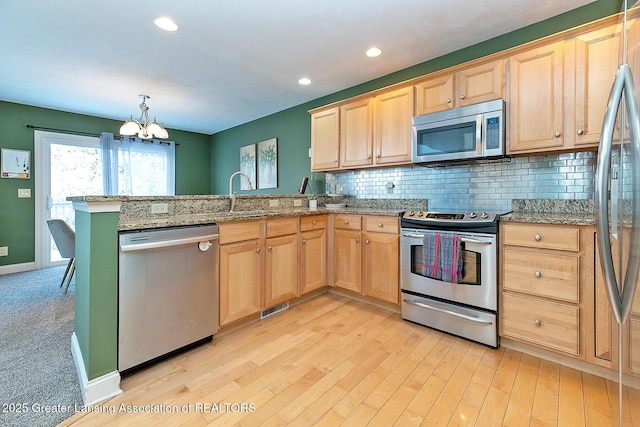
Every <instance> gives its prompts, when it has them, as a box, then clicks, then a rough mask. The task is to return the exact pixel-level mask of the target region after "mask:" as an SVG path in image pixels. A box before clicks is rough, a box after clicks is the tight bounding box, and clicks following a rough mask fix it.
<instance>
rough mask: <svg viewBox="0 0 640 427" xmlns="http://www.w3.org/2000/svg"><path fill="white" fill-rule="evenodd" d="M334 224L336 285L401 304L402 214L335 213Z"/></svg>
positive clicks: (334, 282) (334, 281) (334, 273)
mask: <svg viewBox="0 0 640 427" xmlns="http://www.w3.org/2000/svg"><path fill="white" fill-rule="evenodd" d="M333 224H334V227H333V228H334V230H333V278H334V280H333V285H334V286H336V287H338V288H343V289H347V290H349V291H352V292H356V293H359V294H361V295H366V296H370V297H374V298H377V299H380V300H383V301H387V302H391V303H393V304H398V301H399V292H400V285H399V251H400V237H399V234H398V233H399V223H398V218H395V217H385V216H370V215H365V216H359V215H335V216H334V222H333Z"/></svg>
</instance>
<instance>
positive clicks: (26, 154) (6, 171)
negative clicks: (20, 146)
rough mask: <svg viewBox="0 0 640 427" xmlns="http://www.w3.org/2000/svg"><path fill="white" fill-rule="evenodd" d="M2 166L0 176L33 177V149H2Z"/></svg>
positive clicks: (0, 155) (0, 152)
mask: <svg viewBox="0 0 640 427" xmlns="http://www.w3.org/2000/svg"><path fill="white" fill-rule="evenodd" d="M0 157H2V159H1V162H2V166H1V167H0V177H2V178H22V179H29V178H31V151H28V150H12V149H9V148H2V149H0Z"/></svg>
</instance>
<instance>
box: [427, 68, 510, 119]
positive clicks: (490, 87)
mask: <svg viewBox="0 0 640 427" xmlns="http://www.w3.org/2000/svg"><path fill="white" fill-rule="evenodd" d="M415 90H416V108H415V113H416V116H420V115H423V114H430V113H436V112H438V111H446V110H450V109H453V108H457V107H463V106H466V105H472V104H477V103H479V102H486V101H493V100H495V99H502V98H503V97H504V61H503V60H496V61H492V62H488V63H486V64H481V65H477V66H473V67H469V68H466V69H464V70H461V71H459V72H457V73H452V74H445V75H442V76H438V77H434V78H428V79H426V80H425V81H423V82H419V83H417V84H416V85H415Z"/></svg>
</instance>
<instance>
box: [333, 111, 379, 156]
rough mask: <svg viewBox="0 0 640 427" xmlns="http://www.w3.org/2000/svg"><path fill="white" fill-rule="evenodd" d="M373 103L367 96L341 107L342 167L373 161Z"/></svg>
mask: <svg viewBox="0 0 640 427" xmlns="http://www.w3.org/2000/svg"><path fill="white" fill-rule="evenodd" d="M372 105H373V103H372V102H371V98H366V99H362V100H359V101H355V102H350V103H349V104H345V105H343V106H341V107H340V167H352V166H367V165H370V164H372V163H373V156H372V152H373V128H372V120H373V119H372V118H373V115H372V108H373V107H372Z"/></svg>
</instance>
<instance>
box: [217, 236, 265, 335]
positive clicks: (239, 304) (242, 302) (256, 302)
mask: <svg viewBox="0 0 640 427" xmlns="http://www.w3.org/2000/svg"><path fill="white" fill-rule="evenodd" d="M260 259H261V257H260V241H259V240H250V241H246V242H240V243H230V244H227V245H220V325H226V324H228V323H231V322H233V321H235V320H238V319H242V318H243V317H246V316H249V315H251V314H254V313H258V312H259V311H260V277H261V269H260Z"/></svg>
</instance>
